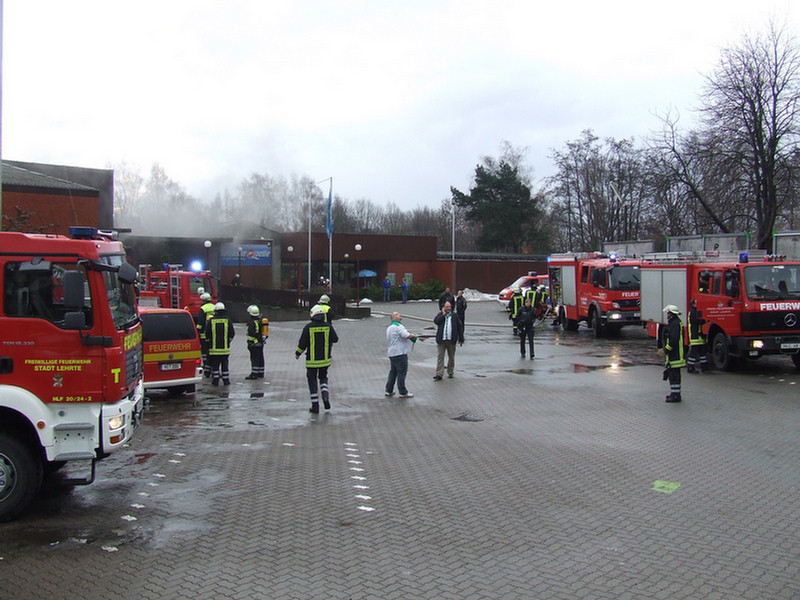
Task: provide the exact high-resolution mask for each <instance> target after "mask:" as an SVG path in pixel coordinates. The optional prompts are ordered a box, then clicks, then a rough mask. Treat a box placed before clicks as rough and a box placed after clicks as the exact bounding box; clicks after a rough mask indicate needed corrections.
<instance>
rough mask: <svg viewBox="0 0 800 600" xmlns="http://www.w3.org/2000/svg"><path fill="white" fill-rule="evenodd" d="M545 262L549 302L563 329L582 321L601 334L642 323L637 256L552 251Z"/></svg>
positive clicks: (569, 329) (571, 328)
mask: <svg viewBox="0 0 800 600" xmlns="http://www.w3.org/2000/svg"><path fill="white" fill-rule="evenodd" d="M547 263H548V271H549V275H550V298H551V302H552V305H553V307H554V309H555V310H556V318H557V320H558V322H560V323H561V326H562V327H563V328H564V329H565V330H567V331H576V330H577V329H578V326H579V325H580V322H581V321H584V322H585V323H586V324H587V325H588V326H589V327H591V328H592V329H593V330H594V333H595V335H596V336H598V337H600V336H601V335H603V334H604V333H609V334H616V333H618V332H619V330H620V328H622V327H624V326H626V325H639V324H641V320H640V319H641V318H640V312H639V265H640V260H639V259H625V258H619V257H617V256H616V255H615V254H613V253H611V254H603V253H600V252H586V253H567V254H553V255H551V256H549V257H548V258H547Z"/></svg>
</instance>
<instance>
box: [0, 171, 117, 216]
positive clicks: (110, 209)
mask: <svg viewBox="0 0 800 600" xmlns="http://www.w3.org/2000/svg"><path fill="white" fill-rule="evenodd" d="M3 163H4V164H9V165H15V166H17V167H20V168H23V169H27V170H29V171H34V172H36V173H43V174H45V175H49V176H50V177H57V178H59V179H63V180H65V181H71V182H72V183H79V184H81V185H85V186H88V187H90V188H94V189H96V190H97V191H98V197H97V199H96V203H95V212H94V214H93V215H92V218H91V222H89V221H84V222H82V223H78V225H91V226H93V227H98V228H100V229H113V228H114V171H113V170H110V169H89V168H86V167H69V166H66V165H51V164H45V163H34V162H24V161H19V160H3ZM3 195H4V196H5V192H4V193H3ZM3 204H5V200H4V201H3ZM5 212H6V211H5V206H4V207H3V213H5Z"/></svg>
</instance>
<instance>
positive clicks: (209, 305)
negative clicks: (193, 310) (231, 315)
mask: <svg viewBox="0 0 800 600" xmlns="http://www.w3.org/2000/svg"><path fill="white" fill-rule="evenodd" d="M213 314H214V303H213V302H206V303H205V304H203V305H202V306H201V307H200V312H198V313H197V333H198V334H199V335H200V339H201V340H205V339H206V323H207V322H208V317H209V315H213Z"/></svg>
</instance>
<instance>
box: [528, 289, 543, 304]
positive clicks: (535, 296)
mask: <svg viewBox="0 0 800 600" xmlns="http://www.w3.org/2000/svg"><path fill="white" fill-rule="evenodd" d="M525 300H530V301H531V306H532V307H533V308H534V309H536V308H537V307H538V306H539V305H541V304H544V302H545V297H544V292H540V291H539V290H537V289H536V288H533V289H530V290H528V291H527V292H525Z"/></svg>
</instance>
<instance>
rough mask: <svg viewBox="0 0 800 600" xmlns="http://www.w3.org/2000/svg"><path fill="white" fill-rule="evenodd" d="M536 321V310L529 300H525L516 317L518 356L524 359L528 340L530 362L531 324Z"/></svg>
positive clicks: (532, 327) (532, 328)
mask: <svg viewBox="0 0 800 600" xmlns="http://www.w3.org/2000/svg"><path fill="white" fill-rule="evenodd" d="M534 321H536V309H535V308H534V307H533V303H532V302H531V299H530V298H526V299H525V304H523V305H522V308H521V309H520V310H519V314H518V315H517V329H518V330H519V354H520V356H521V357H522V358H525V340H526V339H527V340H528V346H529V347H530V355H531V360H533V333H534V329H535V328H534V326H533V323H534Z"/></svg>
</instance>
